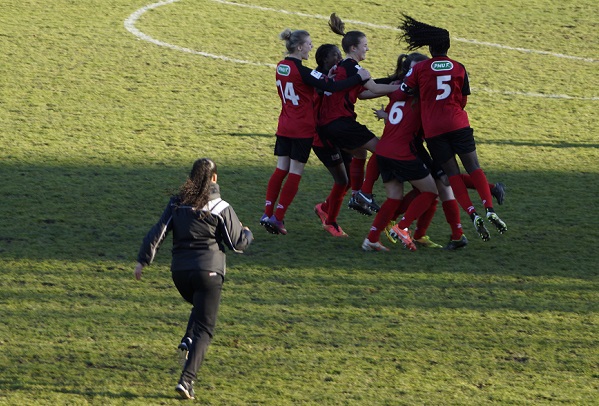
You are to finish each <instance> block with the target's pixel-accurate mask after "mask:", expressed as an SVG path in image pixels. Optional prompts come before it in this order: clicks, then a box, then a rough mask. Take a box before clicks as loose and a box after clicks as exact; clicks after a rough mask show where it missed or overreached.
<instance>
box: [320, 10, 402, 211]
mask: <svg viewBox="0 0 599 406" xmlns="http://www.w3.org/2000/svg"><path fill="white" fill-rule="evenodd" d="M329 27H330V28H331V30H332V31H333V32H334V33H335V34H338V35H341V36H343V39H342V40H341V47H342V48H343V51H344V52H345V59H343V60H342V61H341V62H340V63H339V64H337V69H336V71H335V73H336V76H335V79H336V80H342V79H344V78H347V77H351V76H352V75H355V74H356V72H359V71H360V70H361V69H363V68H362V67H361V66H360V65H359V63H360V62H361V61H363V60H365V59H366V52H368V50H369V48H368V39H367V38H366V34H364V33H363V32H361V31H348V32H345V24H344V23H343V21H342V20H341V19H340V18H339V17H337V15H336V14H335V13H333V14H331V17H330V20H329ZM398 88H399V86H398V85H387V84H377V83H375V82H374V81H373V80H369V81H368V82H366V83H364V84H358V85H356V86H354V87H351V88H349V89H346V90H345V91H342V92H338V93H334V94H331V95H326V97H325V98H324V99H323V101H322V106H321V108H320V114H319V118H318V133H319V135H320V137H321V139H322V140H323V141H326V142H330V143H331V144H333V145H336V146H338V147H339V148H340V149H342V150H344V151H347V152H349V153H351V154H352V155H353V159H352V162H351V166H350V181H351V188H352V198H351V199H350V201H349V204H348V206H349V207H350V208H352V209H354V210H357V211H359V212H361V213H362V214H366V215H372V211H373V210H372V209H371V206H372V207H373V208H374V209H375V211H376V210H377V209H378V205H376V204H375V203H374V201H373V200H372V196H370V204H368V203H363V204H360V203H359V202H357V201H356V199H355V198H354V195H355V194H357V193H358V191H359V190H360V189H361V188H362V185H363V183H369V184H374V180H376V178H377V177H378V175H379V173H378V168H377V161H376V157H374V156H371V158H370V160H369V161H368V165H367V168H366V179H365V175H364V164H365V163H366V158H367V156H368V155H367V154H368V151H370V152H371V153H374V150H375V148H376V144H377V142H378V138H377V137H376V136H375V135H374V134H373V133H372V132H371V131H370V130H369V129H368V128H367V127H366V126H365V125H362V124H360V123H358V122H357V121H356V117H357V115H356V113H355V111H354V106H355V103H356V101H357V99H358V97H359V95H360V94H361V93H362V92H364V91H365V90H370V91H371V92H372V93H374V94H377V95H380V96H383V95H385V94H389V93H391V92H393V91H395V90H397V89H398ZM367 198H368V196H367Z"/></svg>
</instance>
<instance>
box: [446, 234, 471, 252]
mask: <svg viewBox="0 0 599 406" xmlns="http://www.w3.org/2000/svg"><path fill="white" fill-rule="evenodd" d="M466 245H468V239H467V238H466V236H465V235H464V234H462V238H460V239H459V240H449V243H447V245H446V246H445V248H444V249H446V250H449V251H455V250H457V249H460V248H464V247H465V246H466Z"/></svg>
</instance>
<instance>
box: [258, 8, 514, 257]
mask: <svg viewBox="0 0 599 406" xmlns="http://www.w3.org/2000/svg"><path fill="white" fill-rule="evenodd" d="M329 26H330V28H331V30H332V31H333V32H334V33H336V34H338V35H341V36H342V40H341V48H342V49H343V51H344V53H345V58H342V56H341V52H340V50H339V49H338V48H337V46H335V45H332V44H324V45H322V46H320V47H319V48H318V50H317V51H316V63H317V65H318V67H317V68H316V69H314V70H312V69H310V68H308V67H305V66H303V65H302V61H303V60H308V58H309V53H310V51H311V50H312V48H313V45H312V41H311V39H310V34H309V33H308V32H307V31H304V30H296V31H291V30H289V29H286V30H284V31H283V32H282V33H281V35H280V38H281V39H282V40H283V41H285V45H286V48H287V51H288V54H287V57H285V59H283V60H282V61H280V62H279V63H278V64H277V67H276V84H277V87H278V90H279V97H280V98H281V105H282V107H281V114H280V116H279V122H278V127H277V132H276V143H275V148H274V154H275V155H276V156H277V167H276V169H275V171H274V172H273V174H272V175H271V177H270V179H269V181H268V185H267V189H266V201H265V206H264V214H263V215H262V217H261V219H260V224H261V225H263V226H264V227H265V229H266V230H267V231H268V232H270V233H273V234H287V230H286V228H285V223H284V217H285V213H286V211H287V209H288V208H289V206H290V204H291V203H292V201H293V199H294V197H295V195H296V194H297V191H298V187H299V182H300V180H301V176H302V173H303V170H304V166H305V164H306V163H307V161H308V158H309V156H310V152H311V151H314V153H315V154H316V156H317V157H318V158H319V159H320V161H321V162H322V163H323V164H324V166H325V167H326V168H327V169H328V170H329V172H330V173H331V175H332V177H333V180H334V183H333V187H332V188H331V191H330V193H329V195H328V197H327V198H326V199H325V201H324V202H322V203H319V204H317V205H316V206H315V208H314V211H315V213H316V214H317V215H318V217H319V218H320V221H321V222H322V226H323V228H324V229H325V230H326V231H328V232H329V233H330V234H331V235H333V236H334V237H347V234H346V233H345V232H344V231H343V229H342V228H341V227H340V226H339V224H337V216H338V214H339V211H340V208H341V206H342V205H343V200H344V198H345V195H346V193H347V192H348V191H349V190H351V197H350V199H349V202H348V207H349V208H351V209H354V210H356V211H358V212H360V213H362V214H364V215H372V214H373V212H375V213H376V216H375V218H374V221H373V223H372V227H371V228H370V232H369V233H368V235H367V236H366V238H365V239H364V242H363V243H362V249H363V250H364V251H388V248H387V247H385V246H384V245H383V244H382V243H381V242H380V235H381V233H382V232H383V231H384V232H385V234H386V236H387V238H388V239H389V240H390V241H391V242H393V243H397V242H398V241H400V242H401V243H402V244H403V245H404V246H405V247H406V248H408V249H409V250H411V251H415V250H416V249H417V247H419V246H420V247H427V248H443V247H444V248H445V249H449V250H456V249H459V248H462V247H465V246H466V245H467V244H468V240H467V239H466V236H465V235H464V232H463V230H462V224H461V219H460V207H461V208H462V209H463V210H464V211H465V212H466V213H467V214H468V216H469V217H470V219H471V221H472V223H473V225H474V228H475V230H476V232H477V234H478V235H479V236H480V237H481V238H482V239H483V241H488V240H489V239H490V234H489V231H488V230H487V228H486V226H485V218H486V220H487V221H488V222H489V223H490V224H491V225H492V226H493V227H495V228H496V229H497V231H498V232H499V233H500V234H503V233H505V232H506V231H507V226H506V224H505V222H504V221H503V220H501V219H500V218H499V216H498V215H497V213H495V210H494V208H493V197H495V199H496V200H497V202H498V204H502V203H503V200H504V198H505V186H504V185H503V184H502V183H500V182H498V183H495V184H489V183H488V181H487V178H486V175H485V173H484V172H483V170H482V169H481V168H480V165H479V163H478V157H477V153H476V145H475V141H474V134H473V130H472V128H471V127H470V124H469V120H468V114H467V113H466V111H465V110H464V107H465V106H466V103H467V97H468V95H469V94H470V84H469V81H468V74H467V72H466V69H465V68H464V66H463V65H462V64H461V63H459V62H457V61H455V60H453V59H451V58H448V56H447V51H448V50H449V47H450V37H449V32H448V31H447V30H445V29H442V28H438V27H434V26H431V25H428V24H424V23H422V22H419V21H416V20H415V19H413V18H411V17H409V16H406V15H404V16H403V20H402V22H401V25H400V27H399V28H400V30H401V31H402V34H401V36H400V39H401V40H402V41H405V42H406V43H407V45H408V47H407V49H408V50H409V51H414V50H415V49H417V48H421V47H425V46H427V47H428V49H429V52H430V54H431V57H430V58H429V57H428V56H426V55H424V54H421V53H417V52H412V53H409V54H401V55H399V58H398V61H397V67H396V69H395V72H394V73H393V74H392V75H391V76H390V77H387V78H381V79H376V80H375V79H373V78H371V76H370V72H368V70H366V69H364V68H362V67H361V66H360V65H359V63H360V62H361V61H363V60H364V59H365V58H366V52H367V51H368V50H369V48H368V41H367V38H366V35H365V34H364V33H363V32H360V31H348V32H345V24H344V23H343V21H341V19H339V17H337V16H336V15H335V14H332V15H331V18H330V20H329ZM381 96H388V98H389V103H388V104H387V106H386V107H385V108H381V109H380V110H377V109H373V110H374V114H375V115H376V117H377V118H379V119H384V120H385V127H384V130H383V134H382V136H381V138H380V139H379V138H378V137H377V136H376V135H375V134H374V133H372V132H371V131H370V130H369V129H368V128H367V127H366V126H364V125H362V124H360V123H359V122H358V121H357V120H356V117H357V115H356V113H355V111H354V106H355V103H356V102H357V100H358V99H371V98H376V97H381ZM368 152H370V153H371V154H370V158H368ZM456 156H457V157H459V159H460V162H461V163H462V165H463V167H464V169H465V170H466V172H467V173H466V174H461V173H460V169H459V164H458V161H457V159H456ZM367 158H368V159H367ZM379 177H380V178H381V179H382V181H383V184H384V187H385V192H386V200H385V201H384V202H383V204H381V205H380V206H379V205H378V204H377V203H376V202H375V200H374V197H373V194H372V190H373V186H374V183H375V182H376V181H377V179H378V178H379ZM405 182H409V183H410V184H411V185H412V189H411V190H410V191H409V192H408V193H405V194H404V187H403V185H404V183H405ZM469 188H470V189H475V190H476V191H477V193H478V195H479V196H480V199H481V201H482V205H483V207H484V210H485V213H484V214H482V213H481V214H479V213H478V212H477V211H476V209H475V207H474V205H473V203H472V201H471V199H470V196H469V193H468V189H469ZM438 200H441V205H442V208H443V212H444V214H445V219H446V221H447V223H448V224H449V226H450V228H451V237H450V240H449V242H448V243H447V244H446V245H445V246H442V245H440V244H436V243H434V242H433V241H432V240H431V239H430V237H429V236H428V235H427V229H428V227H429V225H430V224H431V222H432V219H433V217H434V215H435V212H436V210H437V205H438ZM275 202H276V203H277V204H276V206H275ZM400 216H401V217H400ZM413 223H415V227H414V232H413V233H412V232H411V231H410V227H411V226H412V224H413Z"/></svg>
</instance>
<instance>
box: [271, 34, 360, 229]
mask: <svg viewBox="0 0 599 406" xmlns="http://www.w3.org/2000/svg"><path fill="white" fill-rule="evenodd" d="M279 38H280V39H281V40H283V41H285V47H286V48H287V53H288V56H287V57H286V58H285V59H283V60H282V61H280V62H279V63H278V64H277V68H276V84H277V88H278V89H279V97H280V98H281V114H280V115H279V123H278V127H277V133H276V136H277V140H276V143H275V148H274V154H275V155H276V156H277V157H278V158H277V167H276V169H275V171H274V172H273V174H272V175H271V177H270V180H269V181H268V186H267V189H266V202H265V205H264V214H263V215H262V217H261V219H260V224H262V225H263V226H264V227H265V228H266V230H267V231H269V232H270V233H273V234H283V235H285V234H287V229H286V228H285V223H284V217H285V213H286V211H287V209H288V208H289V205H290V204H291V202H292V201H293V199H294V197H295V195H296V193H297V191H298V187H299V182H300V180H301V177H302V174H303V171H304V166H305V165H306V162H308V158H309V156H310V148H311V147H312V141H313V139H314V137H315V136H316V117H315V107H314V99H315V90H314V89H315V88H318V89H321V90H324V91H327V92H336V91H340V90H343V89H346V88H350V87H353V86H360V84H361V83H362V82H363V81H364V80H367V79H370V73H369V72H368V71H367V70H361V71H358V72H355V74H353V75H351V76H347V77H344V78H343V79H345V80H343V81H333V80H329V78H328V77H327V75H325V74H322V73H320V72H318V71H316V70H312V69H310V68H307V67H305V66H303V65H302V61H303V60H307V59H308V56H309V54H310V51H311V50H312V40H311V38H310V34H309V33H308V32H307V31H304V30H296V31H291V30H290V29H285V30H284V31H283V32H281V34H280V35H279ZM285 178H287V180H285ZM283 181H285V184H284V185H283ZM279 194H280V196H279ZM277 199H278V204H277V206H276V211H275V206H274V204H275V202H276V201H277Z"/></svg>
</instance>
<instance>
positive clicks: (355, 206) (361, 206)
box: [347, 193, 372, 216]
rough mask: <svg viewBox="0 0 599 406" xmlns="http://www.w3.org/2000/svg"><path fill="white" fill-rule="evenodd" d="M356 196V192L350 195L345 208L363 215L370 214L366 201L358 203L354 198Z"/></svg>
mask: <svg viewBox="0 0 599 406" xmlns="http://www.w3.org/2000/svg"><path fill="white" fill-rule="evenodd" d="M357 196H358V193H356V194H355V196H352V197H350V199H349V202H348V203H347V208H348V209H352V210H355V211H357V212H359V213H361V214H363V215H365V216H372V210H370V207H369V206H368V203H360V202H359V201H358V199H357V198H356V197H357Z"/></svg>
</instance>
